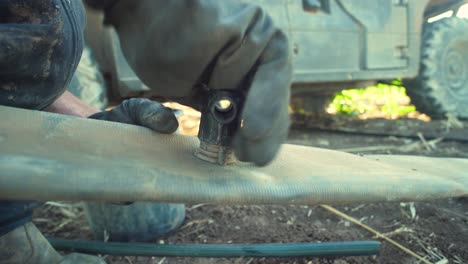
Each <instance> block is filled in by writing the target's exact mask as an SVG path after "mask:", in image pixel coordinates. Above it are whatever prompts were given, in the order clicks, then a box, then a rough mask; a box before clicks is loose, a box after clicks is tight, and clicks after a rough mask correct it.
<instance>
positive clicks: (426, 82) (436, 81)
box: [405, 17, 468, 118]
mask: <svg viewBox="0 0 468 264" xmlns="http://www.w3.org/2000/svg"><path fill="white" fill-rule="evenodd" d="M405 86H406V87H407V94H408V95H409V96H410V98H411V101H412V103H413V104H414V105H415V106H416V108H417V109H418V110H419V111H421V112H424V113H426V114H428V115H430V116H431V117H433V118H443V117H444V115H446V114H447V113H450V114H453V115H454V116H456V117H459V118H468V111H467V108H466V107H467V106H468V20H467V19H463V18H458V17H450V18H445V19H441V20H438V21H435V22H434V23H426V25H425V27H424V33H423V39H422V50H421V67H420V72H419V76H418V77H417V78H415V79H413V80H409V81H406V82H405Z"/></svg>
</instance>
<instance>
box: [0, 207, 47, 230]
mask: <svg viewBox="0 0 468 264" xmlns="http://www.w3.org/2000/svg"><path fill="white" fill-rule="evenodd" d="M41 205H42V202H38V201H0V236H3V235H4V234H6V233H8V232H10V231H11V230H13V229H15V228H17V227H19V226H22V225H24V224H26V223H27V222H29V221H31V218H32V212H33V210H34V208H37V207H39V206H41Z"/></svg>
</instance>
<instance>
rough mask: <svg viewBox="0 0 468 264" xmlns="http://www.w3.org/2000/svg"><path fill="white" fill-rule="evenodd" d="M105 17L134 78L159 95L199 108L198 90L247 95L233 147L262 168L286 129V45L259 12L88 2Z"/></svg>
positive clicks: (206, 5) (215, 0) (154, 2)
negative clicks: (217, 90) (118, 41)
mask: <svg viewBox="0 0 468 264" xmlns="http://www.w3.org/2000/svg"><path fill="white" fill-rule="evenodd" d="M88 2H89V3H91V4H94V6H95V7H100V8H102V9H104V10H105V12H106V21H107V23H110V24H112V25H114V26H115V28H116V29H117V32H118V34H119V37H120V41H121V46H122V49H123V52H124V54H125V56H126V58H127V60H128V62H129V64H130V65H131V66H132V68H133V69H134V71H135V72H136V74H137V75H138V77H139V78H140V79H141V80H142V81H143V82H144V83H145V84H146V85H148V86H149V87H151V89H153V90H154V91H155V94H157V95H158V96H163V97H166V98H167V99H170V100H175V101H178V102H181V103H184V104H189V105H191V106H194V107H195V108H198V109H202V108H203V105H201V102H202V101H203V100H200V94H202V89H201V88H200V87H208V88H210V89H220V90H238V91H241V92H242V93H243V94H244V95H245V102H244V106H243V110H242V112H241V118H242V120H243V123H242V124H243V125H242V127H240V128H239V129H238V130H237V133H236V135H235V138H234V141H233V147H234V151H235V154H236V156H237V158H238V159H240V160H241V161H251V162H254V163H256V164H257V165H266V164H267V163H269V162H270V161H271V160H272V159H273V158H274V157H275V155H276V153H277V151H278V149H279V147H280V145H281V143H283V142H284V140H285V139H286V137H287V133H288V128H289V122H290V121H289V115H288V103H289V89H290V83H291V79H292V70H291V62H290V57H289V48H288V41H287V38H286V36H285V34H284V33H283V32H282V31H281V30H279V29H277V28H276V27H275V26H274V25H273V22H272V19H271V18H270V17H269V16H268V15H267V14H266V13H265V11H263V10H262V9H261V8H260V7H258V6H255V5H251V4H246V3H242V2H240V1H238V0H222V1H219V0H190V1H188V0H170V1H167V0H138V1H134V0H88Z"/></svg>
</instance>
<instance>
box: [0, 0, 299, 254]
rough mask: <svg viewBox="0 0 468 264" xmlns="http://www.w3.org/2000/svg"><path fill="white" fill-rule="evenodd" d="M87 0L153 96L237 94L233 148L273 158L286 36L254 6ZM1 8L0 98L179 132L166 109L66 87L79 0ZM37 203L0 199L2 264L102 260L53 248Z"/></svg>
mask: <svg viewBox="0 0 468 264" xmlns="http://www.w3.org/2000/svg"><path fill="white" fill-rule="evenodd" d="M87 3H88V4H89V5H90V6H91V7H93V8H96V9H100V10H102V11H103V12H104V14H105V23H107V24H110V25H112V26H114V27H115V29H116V31H117V33H118V35H119V38H120V41H121V46H122V50H123V53H124V55H125V57H126V58H127V60H128V62H129V65H130V66H131V67H132V68H133V70H134V71H135V72H136V74H137V76H138V77H139V78H140V79H141V80H142V81H143V82H144V83H145V84H146V85H147V86H148V87H151V89H152V90H153V91H155V93H157V94H158V95H160V96H161V97H164V98H167V99H168V100H173V101H177V102H181V103H184V104H187V105H191V106H193V107H195V108H198V109H199V108H201V107H203V105H201V104H202V102H203V100H201V99H200V94H201V90H202V89H204V88H203V87H209V88H210V89H219V90H236V91H239V92H241V93H243V94H244V95H245V102H244V105H243V109H242V111H241V118H242V120H243V122H242V126H241V127H239V128H238V129H237V132H236V135H235V137H234V139H233V148H234V152H235V155H236V157H237V158H238V159H239V160H241V161H246V162H252V163H255V164H256V165H258V166H264V165H266V164H268V163H269V162H270V161H271V160H273V158H274V157H275V155H276V153H277V152H278V150H279V148H280V145H281V143H282V142H284V140H285V139H286V137H287V133H288V127H289V116H288V102H289V87H290V83H291V79H292V70H291V58H290V52H289V46H288V40H287V37H286V35H285V34H284V33H283V32H282V31H281V30H280V29H278V28H276V27H275V25H274V23H273V21H272V18H271V17H270V16H268V15H267V14H266V13H265V11H264V10H263V9H262V8H261V7H259V6H256V5H252V4H249V3H243V2H241V1H236V0H223V1H218V0H171V1H167V0H139V1H133V0H88V1H87ZM0 7H1V8H0V105H6V106H12V107H19V108H26V109H34V110H40V111H49V112H55V113H60V114H66V115H72V116H78V117H87V118H88V117H89V118H95V119H101V120H107V121H113V122H122V123H128V124H134V125H139V126H144V127H148V128H150V129H153V130H154V131H156V132H160V133H172V132H174V131H175V130H176V129H177V127H178V124H177V119H176V117H175V116H174V114H173V112H172V111H171V110H170V109H168V108H166V107H164V106H162V105H160V104H159V103H157V102H154V101H150V100H148V99H142V98H133V99H129V100H125V101H123V102H122V104H121V105H119V106H118V107H116V108H114V109H112V110H110V111H103V112H101V111H99V110H97V109H94V108H92V107H90V106H89V105H86V104H85V103H84V102H82V101H80V100H79V99H78V98H76V97H74V96H73V95H71V94H70V93H69V92H66V91H65V90H66V87H67V85H68V84H69V83H70V80H71V78H72V76H73V73H74V71H75V69H76V67H77V64H78V62H79V59H80V55H81V52H82V49H83V28H84V26H85V14H84V8H83V4H82V3H81V1H76V0H41V1H25V0H22V1H21V0H0ZM19 122H21V120H19ZM11 125H14V124H11ZM40 204H41V203H40V202H36V201H0V236H1V237H0V263H104V262H103V261H102V260H101V259H99V258H97V257H94V256H87V255H81V254H70V255H67V256H65V257H62V256H61V255H59V254H58V253H57V252H56V251H55V250H54V249H53V248H52V247H51V246H50V244H49V243H48V242H47V240H46V239H45V238H44V236H43V235H42V234H41V233H40V232H39V231H38V230H37V228H36V227H35V226H34V224H33V223H32V222H31V213H32V211H33V209H34V208H35V207H37V206H38V205H40Z"/></svg>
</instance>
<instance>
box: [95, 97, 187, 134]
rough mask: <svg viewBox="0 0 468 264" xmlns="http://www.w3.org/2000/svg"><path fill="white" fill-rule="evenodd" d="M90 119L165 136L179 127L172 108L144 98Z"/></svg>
mask: <svg viewBox="0 0 468 264" xmlns="http://www.w3.org/2000/svg"><path fill="white" fill-rule="evenodd" d="M89 118H92V119H100V120H106V121H112V122H119V123H125V124H131V125H137V126H143V127H147V128H150V129H152V130H154V131H157V132H160V133H165V134H170V133H173V132H175V131H176V130H177V128H178V127H179V123H178V122H177V118H176V117H175V115H174V113H173V112H172V110H171V109H170V108H167V107H165V106H163V105H161V104H159V103H157V102H154V101H151V100H148V99H143V98H132V99H128V100H125V101H123V102H122V104H120V105H119V106H117V107H115V108H113V109H112V110H110V111H104V112H99V113H96V114H94V115H91V116H90V117H89Z"/></svg>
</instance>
